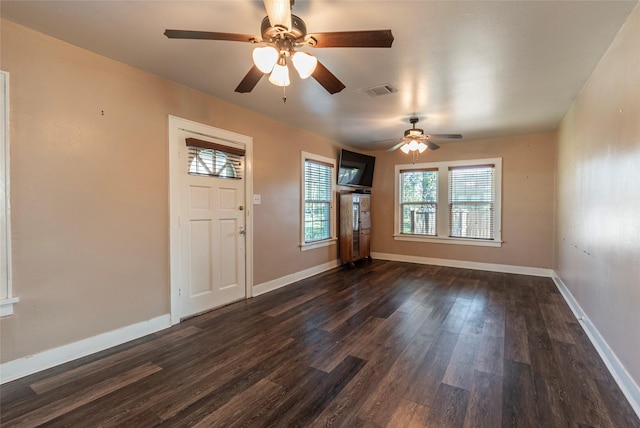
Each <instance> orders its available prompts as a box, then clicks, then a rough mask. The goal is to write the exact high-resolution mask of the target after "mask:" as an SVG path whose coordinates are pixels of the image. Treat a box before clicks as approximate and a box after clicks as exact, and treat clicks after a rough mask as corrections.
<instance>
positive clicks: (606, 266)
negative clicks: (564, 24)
mask: <svg viewBox="0 0 640 428" xmlns="http://www.w3.org/2000/svg"><path fill="white" fill-rule="evenodd" d="M555 236H556V239H555V246H556V261H555V263H556V271H557V272H558V273H559V275H560V277H561V279H562V281H563V282H564V283H565V284H566V285H567V287H568V288H569V290H570V291H571V293H572V294H573V296H574V297H575V298H576V300H577V301H578V303H579V304H580V306H581V307H582V309H583V310H584V311H585V313H586V315H587V317H588V318H589V320H590V321H591V322H592V323H593V324H594V325H595V327H596V328H597V329H598V331H599V332H600V334H601V335H602V337H603V338H604V340H605V341H606V342H607V344H608V345H609V346H610V347H611V349H612V350H613V352H614V353H615V354H616V356H617V357H618V359H619V360H620V362H621V363H622V364H623V365H624V366H625V367H626V369H627V371H628V372H629V374H630V375H631V376H632V377H633V378H634V379H635V382H636V384H639V385H640V358H639V356H640V333H638V327H639V326H640V6H636V8H635V9H634V11H633V12H632V13H631V15H630V16H629V18H628V19H627V22H626V23H625V25H624V26H623V27H622V28H621V30H620V32H619V33H618V35H617V37H616V39H615V40H614V42H613V43H612V45H611V46H610V47H609V49H608V51H607V53H606V54H605V55H604V57H603V58H602V60H601V62H600V63H599V65H598V66H597V67H596V69H595V70H594V72H593V74H592V75H591V77H590V79H589V81H588V82H587V84H586V85H585V86H584V88H583V89H582V92H581V93H580V95H579V96H578V98H577V99H576V101H575V102H574V105H573V106H572V107H571V109H570V110H569V112H568V113H567V115H566V116H565V118H564V119H563V121H562V124H561V127H560V132H559V142H558V192H557V214H556V234H555Z"/></svg>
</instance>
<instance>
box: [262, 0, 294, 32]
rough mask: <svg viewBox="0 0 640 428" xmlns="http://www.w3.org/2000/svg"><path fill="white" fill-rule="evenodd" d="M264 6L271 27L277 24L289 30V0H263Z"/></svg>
mask: <svg viewBox="0 0 640 428" xmlns="http://www.w3.org/2000/svg"><path fill="white" fill-rule="evenodd" d="M264 8H265V9H267V16H268V17H269V23H270V24H271V26H272V27H275V26H276V25H279V26H281V27H284V28H286V29H287V30H291V2H290V0H264Z"/></svg>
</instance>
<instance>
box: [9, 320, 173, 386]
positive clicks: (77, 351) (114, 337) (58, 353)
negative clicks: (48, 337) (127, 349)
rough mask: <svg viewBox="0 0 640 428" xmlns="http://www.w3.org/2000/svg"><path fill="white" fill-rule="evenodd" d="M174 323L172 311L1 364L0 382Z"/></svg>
mask: <svg viewBox="0 0 640 428" xmlns="http://www.w3.org/2000/svg"><path fill="white" fill-rule="evenodd" d="M170 326H171V319H170V316H169V314H167V315H162V316H159V317H156V318H153V319H150V320H147V321H143V322H139V323H136V324H132V325H128V326H126V327H122V328H119V329H117V330H112V331H108V332H106V333H102V334H99V335H97V336H93V337H89V338H87V339H82V340H79V341H77V342H73V343H69V344H68V345H63V346H60V347H58V348H53V349H49V350H48V351H44V352H41V353H39V354H35V355H30V356H28V357H23V358H18V359H17V360H13V361H8V362H6V363H3V364H0V384H3V383H6V382H10V381H12V380H16V379H19V378H21V377H24V376H28V375H30V374H33V373H36V372H39V371H41V370H46V369H48V368H51V367H54V366H57V365H59V364H64V363H67V362H69V361H72V360H75V359H78V358H82V357H85V356H87V355H90V354H93V353H96V352H99V351H103V350H105V349H107V348H111V347H112V346H116V345H120V344H122V343H125V342H129V341H130V340H134V339H137V338H139V337H142V336H145V335H147V334H151V333H155V332H156V331H159V330H162V329H165V328H167V327H170Z"/></svg>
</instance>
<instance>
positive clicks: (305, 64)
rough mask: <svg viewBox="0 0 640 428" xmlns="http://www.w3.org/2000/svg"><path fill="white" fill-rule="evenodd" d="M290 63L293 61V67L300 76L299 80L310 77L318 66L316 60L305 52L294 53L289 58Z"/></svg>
mask: <svg viewBox="0 0 640 428" xmlns="http://www.w3.org/2000/svg"><path fill="white" fill-rule="evenodd" d="M291 61H293V66H294V67H295V69H296V71H297V72H298V74H299V75H300V78H301V79H306V78H308V77H310V76H311V75H312V74H313V72H314V70H315V69H316V66H317V65H318V60H317V59H316V57H314V56H313V55H309V54H308V53H306V52H296V53H294V54H293V56H292V57H291Z"/></svg>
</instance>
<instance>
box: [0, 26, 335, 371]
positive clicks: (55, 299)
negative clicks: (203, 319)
mask: <svg viewBox="0 0 640 428" xmlns="http://www.w3.org/2000/svg"><path fill="white" fill-rule="evenodd" d="M1 24H2V25H1V31H2V33H1V43H2V45H1V68H2V69H3V70H5V71H8V72H9V73H10V79H11V87H10V96H11V100H10V102H11V105H10V108H11V204H12V211H11V215H12V223H13V224H12V226H13V227H12V251H13V289H14V295H17V296H18V297H19V298H20V302H19V303H18V304H16V306H15V314H14V315H13V316H10V317H7V318H3V319H1V320H0V334H1V340H2V342H1V345H2V346H1V347H0V348H1V354H0V361H2V362H7V361H11V360H13V359H16V358H19V357H24V356H28V355H31V354H35V353H38V352H41V351H44V350H47V349H51V348H53V347H57V346H61V345H65V344H68V343H71V342H74V341H77V340H81V339H84V338H87V337H91V336H94V335H96V334H99V333H102V332H107V331H111V330H114V329H117V328H119V327H123V326H127V325H130V324H134V323H138V322H142V321H145V320H148V319H151V318H154V317H157V316H160V315H163V314H167V313H168V312H169V261H168V259H169V257H168V158H167V154H168V136H167V129H168V120H167V117H168V115H169V114H171V115H174V116H178V117H183V118H186V119H190V120H193V121H196V122H201V123H205V124H209V125H212V126H215V127H219V128H223V129H227V130H230V131H233V132H237V133H240V134H244V135H249V136H251V137H253V139H254V140H253V141H254V191H255V193H259V194H261V195H262V204H261V205H259V206H256V207H255V216H254V226H255V234H254V246H255V251H254V284H256V285H257V284H260V283H262V282H266V281H269V280H272V279H276V278H279V277H282V276H284V275H288V274H291V273H294V272H298V271H301V270H304V269H307V268H310V267H314V266H318V265H322V264H324V263H327V262H329V261H331V260H335V259H336V257H337V256H336V247H335V246H332V247H328V248H325V249H319V250H313V251H306V252H300V250H299V248H298V244H299V235H300V232H299V229H300V221H299V216H300V151H301V150H306V151H311V152H315V153H318V154H320V155H324V156H335V155H336V153H337V145H336V144H335V143H334V142H332V141H329V140H326V139H324V138H320V137H318V136H316V135H313V134H309V133H308V132H305V131H302V130H299V129H295V128H291V127H289V126H286V125H284V124H282V123H279V122H277V121H274V120H271V119H268V118H266V117H264V116H261V115H258V114H257V113H254V112H251V111H249V110H246V109H243V108H240V107H238V106H235V105H232V104H229V103H225V102H222V101H220V100H218V99H215V98H213V97H210V96H207V95H205V94H203V93H200V92H197V91H195V90H192V89H189V88H187V87H184V86H180V85H178V84H175V83H172V82H169V81H167V80H164V79H161V78H159V77H157V76H154V75H151V74H148V73H145V72H142V71H140V70H137V69H134V68H131V67H129V66H126V65H124V64H122V63H118V62H116V61H112V60H110V59H108V58H105V57H102V56H99V55H96V54H93V53H91V52H88V51H86V50H83V49H80V48H77V47H74V46H72V45H69V44H66V43H64V42H61V41H59V40H56V39H53V38H51V37H48V36H45V35H43V34H40V33H37V32H34V31H31V30H29V29H26V28H24V27H21V26H18V25H16V24H13V23H11V22H8V21H5V20H2V23H1ZM102 112H104V115H103V114H102ZM274 165H275V167H274Z"/></svg>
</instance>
